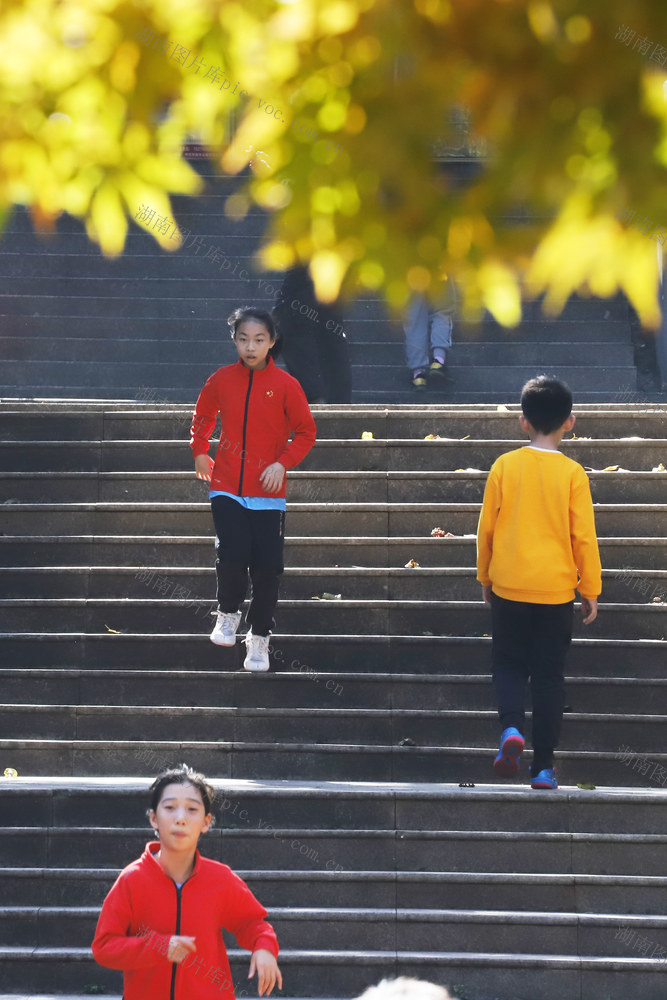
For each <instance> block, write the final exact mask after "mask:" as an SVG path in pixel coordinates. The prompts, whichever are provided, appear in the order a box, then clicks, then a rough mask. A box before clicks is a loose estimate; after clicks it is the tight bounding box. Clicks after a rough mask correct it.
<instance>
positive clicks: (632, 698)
mask: <svg viewBox="0 0 667 1000" xmlns="http://www.w3.org/2000/svg"><path fill="white" fill-rule="evenodd" d="M273 652H274V653H275V650H273ZM273 665H274V670H272V671H270V672H269V674H268V675H267V676H265V677H264V678H262V688H261V689H259V688H258V686H257V684H256V682H255V680H254V679H253V678H252V677H251V676H250V675H249V674H248V673H247V672H246V671H242V672H232V671H226V672H222V671H216V672H213V671H206V670H160V669H155V670H145V669H139V668H138V667H136V668H134V669H132V668H131V667H130V666H128V667H126V668H125V669H124V670H109V669H104V668H102V667H95V668H92V669H88V670H80V669H75V668H70V669H69V670H64V669H58V668H56V667H48V668H15V667H1V668H0V691H1V692H2V695H1V697H2V701H3V703H4V711H5V712H6V713H8V712H9V711H10V710H9V706H10V705H14V704H18V705H24V704H30V703H34V704H35V705H38V706H40V711H42V710H45V709H46V706H48V705H69V706H72V709H71V710H72V712H75V711H76V709H75V707H74V706H77V705H86V706H92V705H104V706H108V705H113V704H114V703H117V702H119V701H120V702H122V703H123V704H125V705H128V706H132V707H136V706H147V705H159V704H165V705H182V706H188V707H189V706H193V705H195V704H200V705H218V706H228V707H231V706H239V707H242V708H258V707H259V706H260V705H263V704H267V705H269V706H270V707H271V708H273V709H278V708H290V709H296V708H301V709H303V708H308V709H310V708H322V707H326V706H327V705H328V704H338V705H339V706H340V707H341V708H347V709H349V708H354V709H365V708H373V709H391V710H392V711H396V710H399V709H426V708H428V709H431V710H440V709H442V710H451V709H462V710H483V709H488V708H489V707H490V706H491V699H492V694H491V691H492V689H491V675H490V672H489V673H488V674H487V673H483V674H477V675H470V674H458V675H457V674H435V673H434V674H409V673H402V674H398V673H393V674H392V673H376V672H373V673H351V672H344V671H339V672H326V671H323V670H318V671H317V672H315V671H311V670H310V669H309V668H308V667H307V668H306V670H304V671H302V672H301V673H300V672H299V666H300V661H299V660H297V661H296V662H295V665H294V668H293V671H290V669H289V661H288V662H287V663H283V664H282V665H281V664H277V663H276V657H275V656H274V657H273ZM304 675H305V676H304ZM267 685H268V686H267ZM666 686H667V678H664V677H651V678H644V677H642V678H638V677H616V676H608V677H603V676H601V677H580V676H577V675H569V676H568V678H567V688H566V690H567V706H568V712H572V711H576V712H579V713H582V712H598V713H600V712H602V713H619V712H620V713H622V712H628V713H631V714H641V713H648V714H651V710H655V707H656V706H661V705H662V703H663V701H664V696H665V688H666ZM330 695H334V696H336V697H337V698H338V699H339V701H338V702H337V703H336V702H334V701H332V700H331V698H330Z"/></svg>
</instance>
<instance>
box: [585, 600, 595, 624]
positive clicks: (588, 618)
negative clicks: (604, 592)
mask: <svg viewBox="0 0 667 1000" xmlns="http://www.w3.org/2000/svg"><path fill="white" fill-rule="evenodd" d="M581 614H582V615H583V619H584V625H590V623H591V622H594V621H595V619H596V618H597V616H598V602H597V598H596V597H582V598H581Z"/></svg>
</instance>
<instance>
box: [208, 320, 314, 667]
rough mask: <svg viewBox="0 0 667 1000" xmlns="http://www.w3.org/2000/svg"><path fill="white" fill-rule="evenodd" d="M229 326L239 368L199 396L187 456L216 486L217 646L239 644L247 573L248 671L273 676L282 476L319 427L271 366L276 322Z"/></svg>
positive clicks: (216, 378) (212, 495)
mask: <svg viewBox="0 0 667 1000" xmlns="http://www.w3.org/2000/svg"><path fill="white" fill-rule="evenodd" d="M228 322H229V325H230V327H231V329H232V337H233V339H234V342H235V344H236V349H237V351H238V353H239V360H238V361H237V362H236V364H233V365H227V366H225V367H224V368H218V370H217V371H216V372H214V373H213V375H211V377H210V378H209V379H208V381H207V382H206V384H205V385H204V388H203V389H202V391H201V392H200V394H199V398H198V400H197V405H196V407H195V412H194V416H193V420H192V429H191V437H190V447H191V448H192V454H193V456H194V460H195V474H196V476H197V478H198V479H204V480H206V481H207V482H209V483H210V484H211V488H210V491H209V499H210V501H211V511H212V514H213V523H214V525H215V533H216V549H217V559H216V564H215V568H216V573H217V579H218V590H217V597H218V617H217V620H216V624H215V627H214V629H213V631H212V632H211V642H214V643H216V644H217V645H220V646H233V645H234V644H235V642H236V630H237V628H238V626H239V621H240V619H241V612H240V610H239V609H240V607H241V605H242V604H243V601H244V600H245V596H246V591H247V589H248V574H250V580H251V583H252V600H251V602H250V607H249V608H248V612H247V615H246V621H247V623H248V625H249V626H250V629H249V631H248V634H247V636H246V640H245V641H246V650H247V652H246V658H245V662H244V664H243V665H244V667H245V669H246V670H253V671H261V670H268V669H269V652H268V650H269V638H268V637H269V635H270V634H271V629H272V627H273V626H274V625H275V622H274V620H273V612H274V610H275V606H276V603H277V600H278V586H279V582H280V574H281V573H282V572H283V542H284V530H285V472H286V470H287V469H291V468H293V467H294V466H295V465H298V464H299V462H300V461H301V460H302V459H303V458H305V456H306V455H307V454H308V452H309V451H310V449H311V448H312V446H313V444H314V443H315V433H316V428H315V421H314V420H313V417H312V414H311V412H310V410H309V408H308V403H307V401H306V397H305V395H304V393H303V389H302V388H301V386H300V385H299V383H298V382H297V380H296V379H295V378H292V376H291V375H288V374H287V372H285V371H282V369H280V368H277V367H276V365H275V364H274V362H273V358H272V356H271V352H272V351H273V350H274V349H275V347H276V331H275V326H274V323H273V318H272V317H271V315H270V313H267V312H264V310H262V309H255V308H254V307H251V306H248V307H245V308H243V309H237V310H236V311H235V312H234V313H232V315H231V316H230V317H229V320H228ZM218 413H219V414H220V419H221V423H222V431H221V434H220V442H219V444H218V447H217V450H216V453H215V461H214V460H213V459H212V458H211V457H210V455H209V454H208V449H209V438H210V436H211V433H212V432H213V428H214V427H215V422H216V418H217V416H218ZM292 431H293V432H294V436H293V438H292V440H291V441H290V440H289V437H290V433H291V432H292Z"/></svg>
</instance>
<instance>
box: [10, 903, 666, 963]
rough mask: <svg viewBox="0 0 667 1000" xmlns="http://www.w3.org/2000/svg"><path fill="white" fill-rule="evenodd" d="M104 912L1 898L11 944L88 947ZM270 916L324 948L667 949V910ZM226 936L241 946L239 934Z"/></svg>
mask: <svg viewBox="0 0 667 1000" xmlns="http://www.w3.org/2000/svg"><path fill="white" fill-rule="evenodd" d="M98 916H99V907H96V906H95V907H93V906H40V907H35V906H0V940H1V941H2V946H4V947H19V948H20V947H27V946H29V945H30V944H31V943H32V941H33V940H37V941H39V946H40V947H42V948H63V947H75V948H76V947H79V948H83V947H86V946H87V945H88V944H89V942H90V941H91V940H92V938H93V936H94V934H95V927H96V924H97V918H98ZM268 919H269V920H270V921H271V923H272V924H273V927H274V929H275V931H276V934H277V936H278V940H279V942H280V944H281V949H283V948H284V949H291V948H297V947H298V946H299V945H300V944H302V943H303V941H304V940H307V941H308V944H309V946H310V947H311V948H312V949H314V950H315V949H317V950H322V951H325V950H329V949H332V950H343V949H353V948H355V947H356V946H357V945H358V943H359V941H363V942H364V947H365V948H368V949H369V950H373V951H375V950H380V949H388V948H392V947H394V946H395V944H396V942H400V945H401V948H403V949H405V950H410V951H412V950H414V951H417V950H421V951H426V950H427V951H436V950H437V949H438V948H439V947H440V946H441V943H442V941H443V938H444V940H446V941H447V945H448V948H450V949H451V950H453V951H457V952H463V953H465V952H475V953H480V952H486V953H493V952H494V951H498V950H500V951H501V952H505V953H509V952H511V951H512V948H513V947H514V945H515V939H516V936H517V934H520V936H521V941H522V947H523V948H525V949H526V951H528V952H532V953H537V952H538V951H540V950H541V951H543V952H545V953H547V954H552V955H567V954H573V955H574V954H576V955H579V954H586V955H590V956H595V955H598V956H609V957H611V956H613V957H622V956H623V957H631V956H632V955H633V952H634V951H635V949H636V944H635V945H634V946H633V942H634V939H635V938H639V937H646V938H647V939H648V938H652V939H653V940H654V942H655V948H656V949H658V948H660V947H662V953H663V954H667V949H666V948H665V946H664V943H666V942H667V917H665V916H648V915H646V916H644V915H641V916H639V915H637V916H632V917H629V916H628V915H627V914H607V913H581V912H579V913H576V912H562V913H550V912H548V911H545V910H538V911H534V910H528V911H523V912H521V913H514V912H513V911H510V910H478V911H476V912H470V911H469V910H465V909H442V908H433V909H425V908H423V907H420V908H404V907H391V908H390V907H385V908H380V907H368V906H362V907H335V906H331V905H330V906H327V907H322V906H310V907H305V906H301V907H296V906H293V907H281V906H277V907H272V908H271V909H270V910H269V915H268ZM628 928H631V929H632V930H633V931H634V932H635V934H634V935H630V934H628ZM223 936H224V937H225V939H226V941H227V944H228V946H231V947H232V948H233V947H234V944H235V939H234V937H233V935H230V934H228V933H225V934H224V935H223ZM628 938H629V940H628Z"/></svg>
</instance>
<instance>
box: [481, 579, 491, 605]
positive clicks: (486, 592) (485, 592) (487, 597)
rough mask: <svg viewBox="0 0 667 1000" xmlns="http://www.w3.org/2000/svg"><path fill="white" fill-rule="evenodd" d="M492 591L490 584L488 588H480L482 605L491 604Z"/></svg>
mask: <svg viewBox="0 0 667 1000" xmlns="http://www.w3.org/2000/svg"><path fill="white" fill-rule="evenodd" d="M492 589H493V588H492V586H491V584H489V585H488V587H482V597H483V598H484V603H485V604H490V603H491V591H492Z"/></svg>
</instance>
